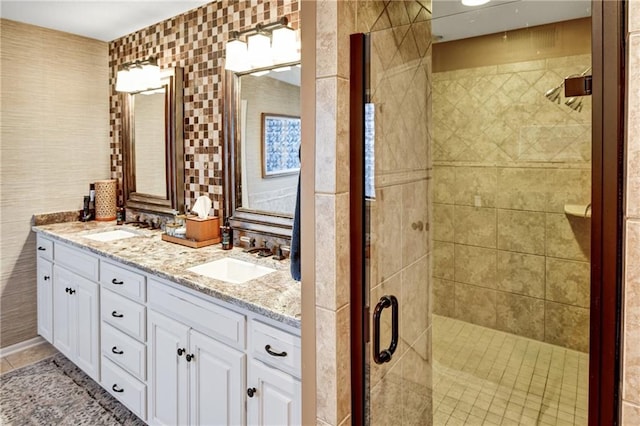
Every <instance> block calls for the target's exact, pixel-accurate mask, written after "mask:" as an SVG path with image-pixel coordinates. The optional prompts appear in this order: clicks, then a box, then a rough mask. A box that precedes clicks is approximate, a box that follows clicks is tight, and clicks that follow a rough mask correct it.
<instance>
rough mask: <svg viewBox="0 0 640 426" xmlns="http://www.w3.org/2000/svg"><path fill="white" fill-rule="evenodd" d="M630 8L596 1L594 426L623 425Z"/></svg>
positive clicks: (591, 396) (591, 402) (591, 422)
mask: <svg viewBox="0 0 640 426" xmlns="http://www.w3.org/2000/svg"><path fill="white" fill-rule="evenodd" d="M625 6H626V2H624V1H607V0H593V1H592V26H591V28H592V47H591V49H592V65H593V98H592V102H593V121H592V153H593V155H592V178H591V181H592V187H591V202H592V217H591V310H590V342H589V346H590V347H589V425H590V426H596V425H605V424H606V425H616V424H618V422H619V419H620V380H621V365H620V359H621V358H620V348H621V347H620V344H621V322H622V321H621V320H622V311H621V306H622V303H621V301H622V288H623V287H622V258H623V235H624V234H623V214H624V208H623V201H624V196H623V187H624V139H625V136H624V128H625V127H624V110H625V90H626V88H625V68H626V65H625V57H626V54H625V48H626V46H625Z"/></svg>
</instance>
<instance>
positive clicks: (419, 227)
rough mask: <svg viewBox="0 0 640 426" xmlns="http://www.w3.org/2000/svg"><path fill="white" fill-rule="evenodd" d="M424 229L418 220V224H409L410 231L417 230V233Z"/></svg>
mask: <svg viewBox="0 0 640 426" xmlns="http://www.w3.org/2000/svg"><path fill="white" fill-rule="evenodd" d="M423 228H424V224H423V223H422V221H421V220H419V221H418V222H413V223H412V224H411V229H413V230H414V231H415V230H416V229H417V230H418V231H422V229H423Z"/></svg>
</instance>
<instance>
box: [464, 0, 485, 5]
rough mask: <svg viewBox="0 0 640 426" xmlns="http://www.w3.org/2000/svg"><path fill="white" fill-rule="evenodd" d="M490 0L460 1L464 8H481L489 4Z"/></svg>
mask: <svg viewBox="0 0 640 426" xmlns="http://www.w3.org/2000/svg"><path fill="white" fill-rule="evenodd" d="M489 1H490V0H462V4H463V5H465V6H481V5H483V4H486V3H489Z"/></svg>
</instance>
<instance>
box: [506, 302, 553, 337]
mask: <svg viewBox="0 0 640 426" xmlns="http://www.w3.org/2000/svg"><path fill="white" fill-rule="evenodd" d="M544 303H545V302H544V300H541V299H536V298H533V297H526V296H520V295H518V294H514V293H504V292H501V291H499V292H497V294H496V328H497V329H498V330H502V331H506V332H507V333H513V334H517V335H518V336H525V337H529V338H531V339H536V340H544Z"/></svg>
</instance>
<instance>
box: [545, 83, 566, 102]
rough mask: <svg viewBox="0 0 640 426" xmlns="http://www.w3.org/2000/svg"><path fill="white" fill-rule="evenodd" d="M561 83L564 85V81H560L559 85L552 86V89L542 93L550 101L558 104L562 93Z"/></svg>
mask: <svg viewBox="0 0 640 426" xmlns="http://www.w3.org/2000/svg"><path fill="white" fill-rule="evenodd" d="M563 85H564V82H562V83H561V84H560V85H559V86H557V87H554V88H553V89H550V90H547V92H546V93H545V94H544V95H545V96H546V97H547V99H549V100H550V101H551V102H557V103H558V104H560V94H561V93H562V86H563Z"/></svg>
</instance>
